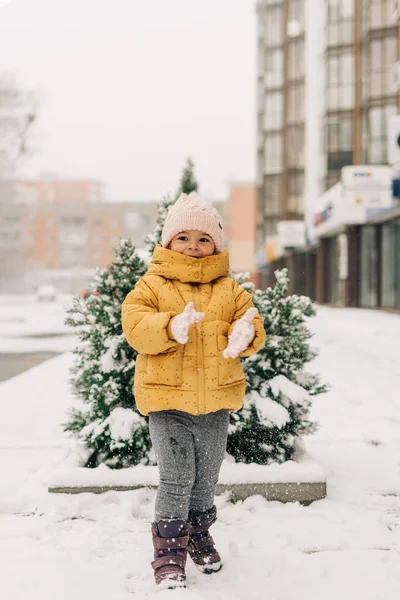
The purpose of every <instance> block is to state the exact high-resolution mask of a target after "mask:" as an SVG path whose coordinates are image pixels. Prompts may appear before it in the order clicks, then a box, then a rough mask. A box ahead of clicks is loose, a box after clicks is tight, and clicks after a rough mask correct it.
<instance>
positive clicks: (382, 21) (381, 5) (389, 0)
mask: <svg viewBox="0 0 400 600" xmlns="http://www.w3.org/2000/svg"><path fill="white" fill-rule="evenodd" d="M393 12H394V4H393V0H370V28H371V29H382V28H383V27H388V26H393Z"/></svg>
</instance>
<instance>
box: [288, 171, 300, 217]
mask: <svg viewBox="0 0 400 600" xmlns="http://www.w3.org/2000/svg"><path fill="white" fill-rule="evenodd" d="M303 194H304V173H303V172H302V171H300V172H289V173H288V198H287V210H288V212H289V213H292V214H293V213H295V214H299V213H301V212H302V210H303Z"/></svg>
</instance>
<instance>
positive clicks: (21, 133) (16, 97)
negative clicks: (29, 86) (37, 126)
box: [0, 75, 38, 176]
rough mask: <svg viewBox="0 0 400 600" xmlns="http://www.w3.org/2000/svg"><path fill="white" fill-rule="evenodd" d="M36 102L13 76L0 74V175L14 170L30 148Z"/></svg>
mask: <svg viewBox="0 0 400 600" xmlns="http://www.w3.org/2000/svg"><path fill="white" fill-rule="evenodd" d="M37 114H38V102H37V99H36V98H35V95H34V94H33V92H27V91H25V90H23V89H22V88H21V87H20V86H19V85H18V84H17V82H16V81H15V79H14V78H13V77H12V76H7V75H0V176H10V175H12V174H13V173H15V170H16V167H17V164H18V161H19V160H20V158H21V157H22V156H23V155H26V154H27V152H28V150H29V142H30V134H31V130H32V125H33V124H34V122H35V121H36V119H37Z"/></svg>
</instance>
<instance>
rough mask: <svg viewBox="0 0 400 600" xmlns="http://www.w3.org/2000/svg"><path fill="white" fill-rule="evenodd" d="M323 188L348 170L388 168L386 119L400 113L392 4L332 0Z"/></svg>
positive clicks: (396, 31) (396, 34) (377, 0)
mask: <svg viewBox="0 0 400 600" xmlns="http://www.w3.org/2000/svg"><path fill="white" fill-rule="evenodd" d="M326 9H327V15H326V17H327V27H326V110H325V132H326V154H327V171H326V184H325V187H326V188H329V187H331V186H332V185H333V184H335V183H336V182H337V181H339V178H340V169H341V168H342V167H344V166H347V165H351V164H353V165H357V164H370V165H379V164H382V165H383V164H386V163H387V127H388V118H389V117H390V116H391V115H395V114H397V112H398V101H399V96H398V90H397V86H396V85H395V81H394V79H395V78H394V75H395V70H396V63H397V61H398V60H399V25H398V23H397V20H396V19H395V18H394V9H395V3H394V2H393V0H346V1H343V0H342V1H338V0H328V2H327V6H326Z"/></svg>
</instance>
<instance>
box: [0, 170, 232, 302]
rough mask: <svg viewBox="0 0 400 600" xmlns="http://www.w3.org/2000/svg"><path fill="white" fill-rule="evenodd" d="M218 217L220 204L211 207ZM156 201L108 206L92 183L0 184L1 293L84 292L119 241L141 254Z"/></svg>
mask: <svg viewBox="0 0 400 600" xmlns="http://www.w3.org/2000/svg"><path fill="white" fill-rule="evenodd" d="M215 206H216V208H217V209H218V210H219V211H220V212H221V213H222V214H223V213H224V209H225V202H216V203H215ZM157 207H158V202H157V201H156V200H154V201H142V202H133V201H132V202H109V201H107V200H106V197H105V189H104V184H103V183H102V182H100V181H95V180H49V179H43V180H30V181H4V180H3V181H0V291H29V290H32V289H33V288H34V287H36V286H37V285H39V284H40V283H44V282H50V281H51V282H52V283H55V284H56V285H57V286H58V287H60V288H61V289H64V290H65V291H69V292H74V291H76V290H77V289H80V288H81V287H86V285H87V282H88V280H89V279H90V278H91V277H92V275H93V273H94V269H95V268H96V267H106V266H107V265H108V264H109V263H110V261H111V260H112V259H113V256H114V248H115V246H117V245H118V243H119V241H120V239H121V238H129V239H130V240H131V241H132V243H133V244H134V246H135V247H136V248H138V249H139V250H142V249H143V248H144V246H145V244H144V239H145V237H146V235H147V234H148V233H151V232H152V231H153V230H154V228H155V226H156V219H157Z"/></svg>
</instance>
